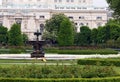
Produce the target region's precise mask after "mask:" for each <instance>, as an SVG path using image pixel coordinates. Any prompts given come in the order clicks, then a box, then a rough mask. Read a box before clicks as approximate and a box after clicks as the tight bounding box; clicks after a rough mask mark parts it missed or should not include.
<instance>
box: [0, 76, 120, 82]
mask: <svg viewBox="0 0 120 82" xmlns="http://www.w3.org/2000/svg"><path fill="white" fill-rule="evenodd" d="M0 82H120V77H107V78H92V79H87V78H85V79H82V78H67V79H27V78H0Z"/></svg>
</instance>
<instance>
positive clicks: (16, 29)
mask: <svg viewBox="0 0 120 82" xmlns="http://www.w3.org/2000/svg"><path fill="white" fill-rule="evenodd" d="M9 45H11V46H21V45H23V37H22V33H21V28H20V25H19V24H13V25H12V27H11V29H10V31H9Z"/></svg>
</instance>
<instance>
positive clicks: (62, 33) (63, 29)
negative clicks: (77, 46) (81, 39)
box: [58, 18, 74, 46]
mask: <svg viewBox="0 0 120 82" xmlns="http://www.w3.org/2000/svg"><path fill="white" fill-rule="evenodd" d="M58 43H59V45H60V46H70V45H73V43H74V29H73V26H72V23H71V21H70V20H69V19H68V18H65V19H64V20H63V21H62V22H61V24H60V28H59V32H58Z"/></svg>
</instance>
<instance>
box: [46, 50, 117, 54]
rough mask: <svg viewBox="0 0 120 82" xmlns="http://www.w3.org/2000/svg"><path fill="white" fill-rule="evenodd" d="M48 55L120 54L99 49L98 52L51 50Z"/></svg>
mask: <svg viewBox="0 0 120 82" xmlns="http://www.w3.org/2000/svg"><path fill="white" fill-rule="evenodd" d="M46 52H47V53H58V54H88V55H89V54H104V55H107V54H118V51H115V50H111V49H98V50H59V49H58V50H57V49H55V50H54V49H53V50H52V49H51V50H46Z"/></svg>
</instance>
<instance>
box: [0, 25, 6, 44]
mask: <svg viewBox="0 0 120 82" xmlns="http://www.w3.org/2000/svg"><path fill="white" fill-rule="evenodd" d="M7 31H8V29H7V28H6V27H4V26H0V43H2V44H6V43H7V42H8V32H7Z"/></svg>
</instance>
